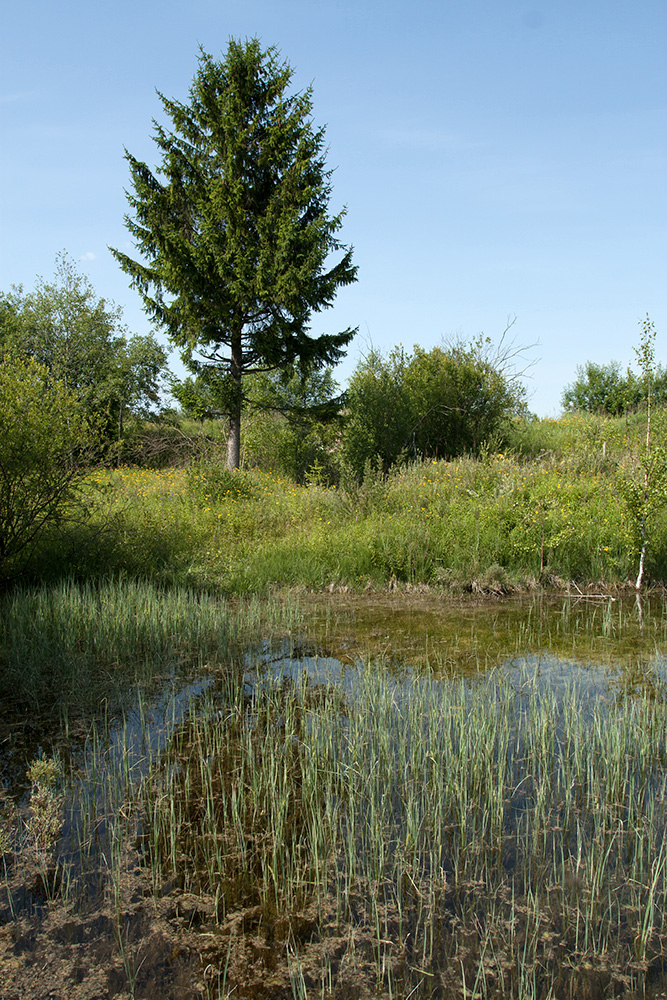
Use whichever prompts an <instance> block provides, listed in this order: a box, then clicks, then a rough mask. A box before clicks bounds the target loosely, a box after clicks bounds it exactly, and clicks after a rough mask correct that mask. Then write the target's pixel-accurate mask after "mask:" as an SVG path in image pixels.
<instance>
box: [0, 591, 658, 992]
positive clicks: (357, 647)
mask: <svg viewBox="0 0 667 1000" xmlns="http://www.w3.org/2000/svg"><path fill="white" fill-rule="evenodd" d="M302 610H303V615H302V618H303V628H302V629H300V630H299V632H298V633H297V634H293V635H291V636H288V637H283V638H282V639H281V640H280V641H277V642H270V641H267V642H266V643H265V645H264V647H263V649H261V650H260V651H258V649H257V647H256V646H255V647H254V648H253V650H252V651H249V652H248V653H247V655H246V657H245V661H244V663H243V670H244V676H243V680H244V682H245V690H246V692H247V695H248V697H250V695H251V694H252V692H253V689H255V688H256V687H261V686H263V685H265V684H267V683H268V682H269V681H274V680H275V679H276V678H285V679H286V680H288V681H290V682H296V681H297V680H298V679H299V678H301V677H302V675H303V674H306V675H307V676H308V677H309V678H310V681H311V682H312V685H313V686H314V687H317V686H318V685H323V686H324V685H333V686H334V687H336V688H338V689H340V690H341V691H342V694H343V695H344V697H345V698H346V699H347V700H348V701H349V700H354V699H355V698H358V697H363V694H359V692H363V691H364V686H363V683H362V681H363V677H364V675H365V674H367V673H368V670H369V668H370V670H371V671H373V672H377V673H380V672H386V673H387V674H388V675H390V677H391V678H392V682H393V683H394V684H395V687H394V692H395V694H394V697H395V698H396V700H397V702H400V701H401V699H409V698H410V697H411V691H412V689H413V685H417V686H418V685H419V684H421V683H422V682H425V683H429V682H431V681H433V682H435V684H436V685H437V684H438V683H439V681H440V680H442V681H446V680H450V679H452V678H454V679H456V678H460V679H463V681H464V683H465V685H466V686H467V689H468V690H470V691H473V690H474V689H475V688H476V687H477V686H478V685H481V684H483V683H484V682H485V681H488V680H489V679H490V680H492V681H494V682H495V681H497V682H498V684H500V685H505V686H509V687H510V688H512V689H513V690H514V691H515V692H516V696H517V697H516V705H517V710H520V709H521V706H522V704H524V701H525V700H527V699H530V698H532V697H534V695H535V692H536V691H537V692H540V691H545V690H547V689H548V690H550V691H553V692H555V694H556V696H557V697H559V696H560V694H561V693H563V694H564V693H565V692H566V691H567V690H568V689H571V686H572V683H573V682H574V683H576V687H577V697H578V705H579V706H580V708H581V712H582V714H584V715H585V714H586V713H587V712H588V711H592V710H593V709H594V708H596V707H599V706H604V705H607V704H609V705H611V704H615V703H617V702H618V701H619V700H623V699H628V698H629V699H632V698H634V697H635V696H636V695H638V694H642V695H644V694H649V695H650V696H651V697H655V698H658V699H661V700H664V699H665V694H666V692H667V611H666V606H665V602H664V600H663V599H658V598H654V599H650V600H643V601H641V602H638V601H636V600H635V599H634V597H632V598H629V599H618V600H615V599H613V598H609V597H601V598H593V599H591V598H584V597H583V596H581V595H574V596H567V597H566V596H563V595H557V596H553V597H545V596H543V595H541V596H538V597H534V598H522V599H505V600H483V601H482V600H480V601H466V602H463V601H461V602H454V601H451V600H448V599H445V598H438V597H433V596H428V595H421V594H393V595H383V596H381V597H375V596H372V595H365V596H353V595H335V596H327V597H313V598H309V599H307V600H303V602H302ZM164 668H165V665H164V664H160V672H161V673H163V672H165V670H164ZM166 674H167V678H166V679H165V681H164V683H163V685H162V686H161V687H158V688H155V686H150V685H149V686H148V687H145V688H142V687H138V686H137V685H136V683H135V681H134V679H132V678H129V679H128V681H127V684H126V685H125V687H124V688H123V689H122V690H120V689H118V690H115V691H114V692H112V691H111V690H110V692H109V696H108V698H107V699H106V700H105V702H104V703H103V704H100V710H99V713H98V715H97V718H96V719H95V720H91V719H82V718H77V717H76V711H75V708H76V706H74V705H73V706H64V707H65V708H66V709H67V714H68V716H69V717H70V719H71V720H74V721H71V722H70V724H69V728H65V729H62V728H58V727H57V726H55V724H54V713H53V711H52V710H50V711H46V712H45V713H44V718H43V719H41V718H40V717H38V716H35V717H33V718H31V719H30V720H29V722H30V725H29V726H28V727H26V725H25V723H26V720H25V719H21V718H19V717H13V718H12V717H11V716H8V715H5V717H4V720H3V723H2V725H3V729H2V734H1V739H2V742H1V743H0V768H1V772H0V774H1V777H2V780H3V782H4V785H5V788H7V789H8V790H9V792H10V794H11V795H12V797H13V798H14V800H15V801H16V802H17V803H18V807H19V815H20V816H22V817H23V821H24V822H26V823H27V821H28V818H29V814H30V800H29V794H30V788H29V782H28V781H27V779H26V770H27V768H28V765H29V763H30V761H31V760H32V759H34V758H35V757H38V756H40V755H44V756H50V755H51V754H53V753H56V754H57V755H59V757H60V758H61V760H62V761H63V765H64V781H63V786H62V795H63V802H62V809H63V826H62V828H61V831H60V839H59V843H58V845H57V848H55V849H54V851H53V857H52V861H53V864H52V867H51V868H50V869H49V870H50V871H54V870H56V869H57V870H58V871H59V872H60V873H61V874H60V875H59V877H61V878H62V872H65V871H66V872H67V873H68V875H67V877H68V878H69V879H71V889H68V892H70V897H71V899H74V898H75V896H76V897H77V898H78V899H79V903H78V904H77V905H79V906H80V907H81V909H80V913H81V914H84V916H81V917H79V918H77V920H78V921H79V922H78V923H76V927H74V924H72V927H73V928H74V929H70V930H68V932H67V933H68V934H69V935H74V936H75V937H76V936H77V935H79V936H80V937H82V940H83V939H84V938H85V935H86V934H87V933H88V930H87V928H88V924H89V923H90V922H91V921H92V922H93V923H94V922H95V920H97V921H99V920H100V919H101V917H99V915H96V914H99V913H103V914H105V920H108V934H107V937H108V938H109V940H110V942H111V944H110V945H109V949H110V950H109V956H112V953H113V956H115V957H108V958H105V959H104V961H106V962H108V963H110V966H113V969H114V970H115V971H114V973H113V974H114V976H116V980H114V982H115V981H117V982H118V983H119V984H121V985H122V983H123V982H124V981H125V980H124V978H123V977H126V970H125V967H124V966H123V965H122V963H121V964H120V965H119V962H120V958H119V957H118V954H119V952H118V947H117V946H118V941H119V940H120V938H118V926H117V922H116V923H115V922H114V921H116V917H114V914H113V910H112V909H109V894H110V888H109V886H110V879H111V878H112V876H111V874H110V873H111V872H112V869H113V866H114V864H115V865H116V870H117V871H122V872H123V877H127V878H128V880H129V881H128V884H129V882H131V881H132V880H131V879H130V878H129V874H131V873H128V871H126V870H125V869H124V868H123V862H122V860H121V859H120V856H119V857H118V858H117V859H116V861H114V862H113V863H112V861H111V856H112V854H113V852H114V850H120V847H119V844H120V840H119V834H118V831H119V829H120V825H122V824H126V823H127V822H129V820H128V816H129V814H128V816H126V815H125V814H124V811H125V810H127V808H128V803H129V802H131V800H132V798H133V790H135V789H138V788H139V786H140V784H141V781H142V780H143V779H144V778H145V776H146V775H147V773H148V772H149V771H150V769H151V768H152V767H153V766H154V765H155V764H156V762H158V761H159V760H160V759H161V755H163V754H164V751H165V749H167V748H168V747H169V745H170V742H171V737H172V736H173V734H174V733H175V732H177V731H178V730H179V728H180V729H181V730H182V729H183V727H184V726H187V719H188V717H190V718H194V717H195V716H197V715H198V713H199V712H200V711H211V705H212V706H213V710H214V711H216V712H218V713H219V716H220V718H221V719H224V717H225V713H226V712H227V702H226V698H227V696H228V690H229V688H228V684H227V681H228V675H226V673H225V668H224V666H222V665H221V666H220V667H218V668H216V669H215V670H214V671H210V670H203V671H201V672H200V673H199V675H193V674H190V675H182V674H179V673H178V672H176V671H171V672H169V671H166ZM112 705H115V706H117V708H115V709H112V708H110V706H112ZM49 708H51V709H52V706H49ZM0 806H1V803H0ZM84 814H86V815H89V816H90V815H94V817H95V818H94V822H92V823H91V826H90V829H86V832H85V836H82V835H81V828H82V823H83V822H84V820H83V818H82V817H83V816H84ZM119 817H121V819H122V824H120V825H119ZM87 822H90V820H88V821H87ZM141 833H142V823H141V821H140V820H139V819H138V820H137V826H136V829H135V834H136V835H137V836H140V835H141ZM82 843H85V844H86V848H85V851H83V850H82V849H81V847H80V845H81V844H82ZM77 844H79V847H77ZM84 855H85V856H84ZM54 866H55V867H54ZM32 875H34V872H32V874H31V877H32ZM133 877H134V878H135V880H136V888H135V889H134V890H133V891H134V893H135V896H134V897H132V898H133V899H136V901H137V902H135V903H134V904H133V905H134V906H135V910H132V911H130V910H128V911H127V913H125V915H124V916H123V927H125V928H126V932H127V934H129V933H130V929H131V928H133V927H134V926H135V924H136V926H137V927H141V928H143V930H142V931H141V933H142V934H145V935H149V934H151V933H153V931H152V930H151V929H150V928H151V927H152V926H153V924H151V920H153V917H150V919H149V917H148V916H147V915H146V913H144V910H143V909H140V907H141V905H143V904H141V903H140V900H141V899H142V898H145V897H146V896H147V895H150V892H151V891H152V890H151V889H150V886H147V885H146V884H145V883H141V878H144V879H146V878H147V876H146V875H145V874H144V875H141V876H140V875H138V874H136V872H135V875H134V876H133ZM41 878H42V876H41V875H40V876H39V878H36V879H34V880H33V881H31V882H29V883H25V881H24V883H21V882H20V880H17V882H16V885H15V887H14V894H13V896H12V899H11V906H10V904H9V902H8V899H9V896H8V895H6V896H5V897H4V900H3V899H0V910H2V913H0V924H1V923H3V922H9V921H10V920H17V919H18V920H19V921H20V920H21V919H24V920H26V921H28V923H32V924H37V923H40V922H46V923H45V924H44V925H45V926H48V920H54V919H55V917H54V913H55V910H54V907H53V905H52V903H51V904H49V901H48V895H49V893H48V891H45V889H44V883H43V879H42V881H40V879H41ZM47 889H48V885H47ZM55 891H56V890H55V884H54V892H55ZM114 891H115V890H114ZM153 891H154V890H153ZM177 891H178V884H177V881H175V882H174V883H173V885H172V884H171V883H170V884H169V885H168V886H167V887H164V886H163V887H160V889H159V893H158V896H160V897H162V896H169V895H170V894H172V893H177ZM57 892H58V893H60V892H61V889H60V887H58V889H57ZM82 901H83V902H82ZM69 905H70V904H69V903H68V906H69ZM192 905H194V904H192ZM105 907H106V909H105ZM12 908H13V910H12ZM10 910H11V912H10ZM176 910H177V911H178V906H177V907H176ZM170 912H171V911H170ZM193 912H199V911H197V909H196V906H195V910H194V911H193ZM201 912H203V910H202V911H201ZM86 914H88V915H87V916H86ZM68 919H69V918H68ZM192 919H193V920H194V918H192ZM199 919H200V917H197V920H199ZM201 919H202V920H203V919H204V918H203V917H201ZM93 923H90V926H93ZM17 926H18V924H17ZM58 926H60V925H58ZM67 926H69V925H67ZM95 926H97V925H95ZM155 926H157V924H156V925H155ZM105 927H106V924H105ZM25 933H26V934H27V931H26V932H25ZM61 933H62V931H61V930H59V929H58V928H56V929H55V930H54V931H49V932H48V933H47V937H46V942H45V944H44V947H45V948H46V949H47V950H48V949H49V948H54V947H56V950H57V942H58V940H59V939H58V934H61ZM132 933H134V932H132ZM163 933H164V922H163V923H162V924H160V930H159V932H157V931H156V932H155V934H156V938H155V939H156V940H158V939H159V937H160V934H163ZM114 935H115V937H114ZM137 935H139V931H137ZM21 940H23V942H24V943H23V945H22V947H25V948H26V949H27V951H29V952H30V951H31V950H34V952H35V955H36V954H37V952H38V951H39V948H40V947H41V945H40V943H39V941H38V940H37V939H36V938H35V939H33V938H30V941H31V942H32V943H31V944H30V945H26V944H25V940H27V938H25V934H24V937H23V938H22V939H21ZM139 940H140V936H138V937H137V941H139ZM114 941H116V944H114V943H113V942H114ZM54 942H55V944H54ZM70 943H71V942H70ZM68 947H69V944H68ZM82 947H83V945H82ZM105 947H106V946H105ZM137 948H138V949H139V944H137ZM114 949H115V951H114ZM120 951H122V949H120ZM283 951H284V948H283ZM137 953H138V954H139V951H138V952H137ZM105 954H106V953H105ZM160 956H162V957H160ZM121 957H123V956H121ZM223 957H224V956H223ZM283 957H284V956H283ZM124 960H125V959H124V957H123V961H124ZM281 960H282V959H281ZM184 961H185V960H184ZM114 963H115V964H114ZM153 964H154V966H155V969H160V970H162V972H164V970H165V969H167V967H168V965H169V962H168V960H167V959H166V958H165V957H164V955H162V953H161V952H156V958H155V961H154V963H153ZM145 968H146V972H148V969H149V965H146V967H145ZM184 968H185V966H184ZM661 969H662V967H661ZM124 970H125V971H124ZM77 974H78V973H77ZM86 974H88V973H86ZM90 974H91V975H92V972H91V973H90ZM161 974H162V973H160V975H161ZM164 974H165V976H166V972H165V973H164ZM160 975H158V974H157V972H156V973H155V976H156V978H155V982H156V983H157V984H162V985H159V986H156V987H155V992H150V991H149V989H148V988H147V987H144V994H143V995H145V996H146V997H148V996H151V997H152V996H153V995H155V996H158V995H161V996H164V997H169V996H172V993H170V992H169V987H167V986H165V983H166V982H167V979H165V978H164V977H163V978H162V979H161V978H160ZM183 975H184V976H185V978H186V979H187V976H186V974H185V973H183ZM193 975H194V973H193ZM660 975H661V976H662V972H660ZM167 978H168V977H167ZM184 981H185V980H184ZM109 982H111V980H109ZM121 985H119V986H118V989H119V993H118V995H119V996H120V995H121ZM160 991H161V992H160ZM31 995H32V994H31ZM36 995H37V994H36ZM105 995H107V994H105ZM108 995H109V996H115V995H116V993H114V992H113V991H110V992H109V993H108ZM173 995H174V996H175V995H176V994H173ZM187 995H190V994H187V993H183V996H187ZM192 995H193V996H195V995H197V996H198V995H199V994H195V993H192ZM242 995H243V996H245V995H248V996H251V995H252V996H257V997H260V996H262V995H263V994H262V993H261V992H257V993H255V994H253V993H252V992H249V993H247V994H246V993H243V994H242ZM295 995H296V994H295ZM317 995H318V996H319V995H320V994H319V993H318V994H317ZM323 995H324V994H323ZM420 995H421V994H420ZM424 995H426V994H424ZM437 995H439V994H437ZM442 995H443V996H444V995H445V994H442ZM447 995H449V994H447ZM591 995H595V994H594V991H593V993H592V994H591ZM647 995H649V994H648V993H647ZM2 996H3V995H2V990H1V989H0V997H2Z"/></svg>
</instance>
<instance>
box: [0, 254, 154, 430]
mask: <svg viewBox="0 0 667 1000" xmlns="http://www.w3.org/2000/svg"><path fill="white" fill-rule="evenodd" d="M0 329H1V331H2V334H1V338H0V339H1V341H2V346H3V349H4V352H5V353H6V354H9V355H11V356H12V357H29V358H33V359H34V360H35V361H37V362H38V363H39V364H41V365H43V366H44V367H45V368H46V369H47V370H48V372H49V374H50V377H51V379H53V380H55V381H58V382H61V383H62V384H63V387H64V389H65V390H66V391H68V392H71V393H73V394H74V395H75V396H76V397H77V399H78V400H79V401H80V402H81V404H82V406H83V408H84V410H85V411H86V413H87V414H88V415H89V416H90V417H91V418H92V419H93V420H94V421H95V422H96V423H97V425H98V426H99V427H100V429H105V431H106V435H107V437H112V436H113V437H115V436H117V435H119V434H120V432H121V430H122V422H123V417H124V414H125V413H126V412H128V411H132V412H136V413H142V414H146V413H147V412H150V410H151V409H152V408H153V407H154V406H155V405H156V404H157V403H158V402H159V398H160V390H161V385H162V383H161V378H162V373H163V371H164V368H165V365H166V360H167V352H166V351H165V349H164V348H163V347H161V346H160V345H159V344H158V343H157V341H156V340H155V338H154V337H153V336H150V335H148V336H134V337H130V338H128V336H127V331H126V328H125V327H124V325H123V322H122V316H121V312H120V309H118V308H116V307H115V306H113V305H108V304H107V303H106V302H105V300H104V299H102V298H98V297H97V296H96V294H95V291H94V289H93V287H92V285H91V284H90V282H89V281H88V279H87V278H86V277H85V276H84V275H82V274H80V273H78V272H77V270H76V269H75V267H74V264H73V263H72V262H71V261H70V260H69V258H68V257H67V256H66V255H65V254H60V255H59V256H58V258H57V268H56V273H55V276H54V279H53V281H52V282H45V281H44V280H43V279H39V280H38V282H37V286H36V288H35V290H34V291H33V292H31V293H29V294H24V293H23V291H22V290H21V289H15V290H14V291H13V292H12V294H11V295H10V296H6V297H3V298H2V300H0Z"/></svg>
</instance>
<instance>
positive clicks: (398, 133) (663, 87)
mask: <svg viewBox="0 0 667 1000" xmlns="http://www.w3.org/2000/svg"><path fill="white" fill-rule="evenodd" d="M0 31H1V33H2V39H3V44H2V60H0V149H1V155H0V232H1V233H2V238H1V240H0V289H1V290H5V291H6V290H8V288H9V286H10V285H11V284H13V283H22V284H23V285H24V287H26V288H30V287H32V286H33V284H34V281H35V277H36V276H37V275H43V276H45V277H47V278H48V277H50V276H52V274H53V271H54V268H55V256H56V253H57V252H58V251H60V250H63V249H65V250H67V252H68V253H69V254H70V256H71V257H72V258H73V259H74V260H76V261H78V262H79V266H80V268H81V269H82V270H83V271H84V272H85V273H86V274H87V275H88V276H89V277H90V279H91V281H92V283H93V285H94V286H95V288H96V290H97V292H98V294H100V295H103V296H105V297H107V298H109V299H112V300H114V301H115V302H116V303H117V304H118V305H120V306H122V307H123V311H124V316H125V320H126V322H127V324H128V326H129V327H130V329H131V330H132V331H133V332H139V333H142V332H146V331H147V330H148V329H149V324H148V321H147V319H146V317H145V316H144V314H143V312H142V310H141V306H140V302H139V298H138V295H137V294H136V293H135V292H134V291H132V290H131V289H130V288H129V286H128V283H127V277H126V276H125V275H124V274H123V273H122V272H121V271H120V270H119V269H118V267H117V265H116V263H115V262H114V260H113V258H112V257H111V255H110V253H109V252H108V249H107V247H108V246H116V247H126V246H127V243H128V234H127V232H126V230H125V228H124V224H123V216H124V214H125V212H126V208H127V206H126V202H125V195H124V189H125V188H126V187H127V185H128V177H129V174H128V169H127V164H126V162H125V160H124V159H123V149H124V147H127V149H129V150H130V151H131V152H132V153H133V155H135V156H137V157H139V158H140V159H143V160H145V161H146V162H148V163H149V165H151V166H155V165H156V158H155V146H154V144H153V142H152V139H151V131H152V119H153V118H154V117H159V116H160V113H161V105H160V103H159V101H158V98H157V96H156V93H155V91H156V89H158V90H160V91H161V92H162V93H164V94H165V95H166V96H168V97H174V98H178V99H186V98H187V93H188V89H189V86H190V83H191V80H192V77H193V75H194V73H195V71H196V67H197V55H198V51H199V46H200V45H201V46H202V47H203V48H204V49H206V50H207V51H208V52H210V53H211V54H212V55H214V56H221V55H222V54H223V53H224V50H225V49H226V46H227V42H228V40H229V38H230V37H231V36H234V37H250V36H258V37H259V38H260V39H261V40H262V42H263V43H264V44H265V45H267V46H268V45H276V46H277V47H278V48H279V49H280V51H281V54H282V56H283V58H285V59H286V60H287V61H289V62H290V64H291V65H292V66H293V67H294V70H295V75H294V87H295V89H302V88H303V87H305V86H308V85H309V84H311V83H312V85H313V88H314V121H315V123H316V124H318V125H319V124H327V140H328V143H329V156H328V163H329V165H330V166H332V167H335V168H336V170H335V173H334V176H333V197H332V203H331V207H332V209H333V210H338V209H339V208H340V207H341V206H342V205H346V206H347V209H348V215H347V218H346V220H345V226H344V230H343V233H342V238H343V240H344V241H345V242H346V243H351V244H353V245H354V247H355V262H356V263H357V264H358V266H359V281H358V283H357V284H356V285H355V286H353V287H352V288H348V289H342V290H341V291H340V293H339V295H338V298H337V301H336V305H335V307H334V308H333V309H332V310H330V311H328V312H327V313H325V314H322V315H321V316H317V317H316V318H315V322H314V325H313V333H319V332H335V331H337V330H339V329H344V328H345V327H347V326H358V327H359V336H358V338H357V339H356V340H355V341H354V343H353V345H352V347H351V349H350V351H349V353H348V357H347V359H346V361H345V362H344V363H343V364H342V365H341V366H340V368H339V369H338V370H337V373H336V374H337V378H338V379H339V381H340V382H341V383H342V384H343V385H344V384H345V382H346V380H347V378H348V377H349V375H350V373H351V372H352V371H353V369H354V366H355V364H356V363H357V361H358V358H359V356H360V354H362V353H363V352H364V351H365V350H367V349H368V347H369V345H371V344H372V345H373V346H375V347H377V348H380V349H386V350H388V349H390V348H391V347H393V346H394V345H396V344H399V343H402V344H403V345H404V346H405V347H406V348H410V347H412V345H413V344H415V343H418V344H420V345H421V346H422V347H424V348H426V349H429V348H431V347H433V346H436V345H438V344H439V343H440V342H441V340H442V338H443V337H445V338H446V337H451V336H456V335H461V336H463V337H465V338H471V337H474V336H477V335H478V334H479V333H481V332H483V333H484V334H486V335H489V336H491V337H494V338H495V337H497V336H498V335H499V334H500V333H501V332H502V330H503V328H504V327H505V325H506V321H507V319H508V317H509V318H511V317H514V316H516V323H515V325H514V328H513V332H514V333H515V335H516V338H517V342H520V343H523V344H532V343H535V342H539V346H538V347H536V348H535V349H533V351H532V352H531V356H532V357H533V359H534V360H535V361H536V364H535V365H534V367H533V369H532V377H531V379H530V380H529V381H528V383H527V384H528V390H529V393H530V407H531V409H532V410H534V411H535V412H537V413H538V414H540V415H555V414H557V413H558V412H559V409H560V396H561V392H562V390H563V388H564V386H565V385H566V384H567V383H568V382H570V381H571V380H572V379H573V377H574V375H575V369H576V366H577V365H579V364H582V363H583V362H584V361H586V360H587V359H592V360H595V361H598V362H605V361H609V360H611V359H612V358H614V359H617V360H619V361H620V362H622V363H623V364H626V363H628V362H631V361H632V360H633V352H632V347H633V345H634V344H636V343H637V339H638V335H639V325H638V324H639V322H640V320H641V319H642V317H643V316H644V315H645V314H646V313H647V312H648V313H649V314H650V316H651V318H652V319H653V320H654V322H655V324H656V326H657V329H658V342H657V356H658V358H659V359H660V360H661V361H662V362H663V363H664V362H667V282H666V278H667V225H666V222H667V197H666V191H667V184H666V180H667V177H666V174H667V171H666V165H667V61H666V60H665V52H666V51H667V4H666V3H665V0H637V2H636V3H634V4H630V3H628V2H627V0H623V2H618V0H604V2H601V0H576V2H575V0H559V2H558V3H554V2H553V0H552V2H551V3H547V2H546V0H526V2H520V0H505V2H503V0H494V2H491V0H413V2H411V3H407V2H402V0H385V2H383V3H376V2H375V0H371V2H369V0H347V2H338V0H329V2H324V0H243V2H240V0H236V2H228V0H210V2H209V0H207V2H202V0H190V2H188V3H176V2H169V0H165V2H159V3H158V2H155V0H134V2H133V3H129V2H127V0H116V2H115V3H114V4H107V5H96V4H91V3H89V2H88V3H80V2H70V0H61V2H60V3H58V4H54V3H53V2H52V0H49V2H48V3H47V2H44V0H25V3H23V4H22V5H19V4H11V5H9V4H6V5H5V7H4V10H3V13H2V16H1V18H0Z"/></svg>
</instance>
